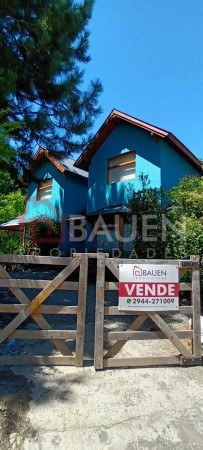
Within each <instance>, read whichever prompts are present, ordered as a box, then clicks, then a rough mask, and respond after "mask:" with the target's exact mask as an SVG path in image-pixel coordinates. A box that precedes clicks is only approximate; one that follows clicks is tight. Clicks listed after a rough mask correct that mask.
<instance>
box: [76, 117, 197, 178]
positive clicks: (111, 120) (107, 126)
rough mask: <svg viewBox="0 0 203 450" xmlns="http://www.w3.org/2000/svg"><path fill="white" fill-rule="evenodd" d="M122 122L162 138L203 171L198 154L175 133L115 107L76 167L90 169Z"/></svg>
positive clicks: (80, 157) (78, 160)
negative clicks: (105, 143)
mask: <svg viewBox="0 0 203 450" xmlns="http://www.w3.org/2000/svg"><path fill="white" fill-rule="evenodd" d="M121 123H128V124H130V125H133V126H135V127H138V128H141V129H143V130H145V131H148V132H149V133H150V134H151V135H152V136H153V135H154V137H155V138H158V137H159V138H161V139H163V140H165V141H166V142H168V144H169V145H171V146H172V147H173V148H174V149H175V150H176V151H177V152H178V153H180V154H181V155H182V156H183V157H184V158H185V159H187V160H188V161H189V162H190V164H192V165H193V166H194V167H195V168H196V169H197V170H199V171H200V173H202V167H201V163H200V162H199V160H198V159H197V158H196V156H195V155H194V154H193V153H192V152H191V151H190V150H189V149H188V148H187V147H186V146H185V145H184V144H183V143H182V142H181V141H179V139H177V138H176V137H175V136H174V135H173V133H171V132H170V131H166V130H163V129H162V128H158V127H156V126H154V125H151V124H149V123H147V122H144V121H142V120H139V119H136V118H135V117H132V116H129V115H128V114H125V113H123V112H120V111H117V110H116V109H113V110H112V112H111V114H109V116H108V117H107V119H106V120H105V122H104V123H103V125H102V126H101V128H100V129H99V131H98V132H97V133H96V134H95V136H94V138H93V139H92V141H91V142H90V144H89V145H88V146H87V147H86V149H85V150H84V151H83V152H82V154H81V155H80V156H79V158H78V159H77V160H76V162H75V167H79V168H80V169H83V170H88V167H89V164H90V162H91V159H92V157H93V156H94V154H95V153H96V152H97V150H98V149H99V147H100V146H101V145H102V144H103V142H104V141H105V140H106V139H107V137H108V136H109V135H110V134H111V132H112V131H113V130H114V129H115V128H116V127H117V126H118V125H119V124H121Z"/></svg>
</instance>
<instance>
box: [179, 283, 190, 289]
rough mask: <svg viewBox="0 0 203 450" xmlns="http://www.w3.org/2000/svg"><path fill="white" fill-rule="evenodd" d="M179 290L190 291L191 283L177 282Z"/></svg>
mask: <svg viewBox="0 0 203 450" xmlns="http://www.w3.org/2000/svg"><path fill="white" fill-rule="evenodd" d="M179 291H192V283H179Z"/></svg>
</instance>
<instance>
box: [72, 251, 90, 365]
mask: <svg viewBox="0 0 203 450" xmlns="http://www.w3.org/2000/svg"><path fill="white" fill-rule="evenodd" d="M87 276H88V255H87V254H85V253H84V254H83V255H81V259H80V276H79V291H78V315H77V338H76V352H75V365H76V366H77V367H82V366H83V357H84V341H85V317H86V298H87Z"/></svg>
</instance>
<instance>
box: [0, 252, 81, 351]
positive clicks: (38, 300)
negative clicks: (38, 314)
mask: <svg viewBox="0 0 203 450" xmlns="http://www.w3.org/2000/svg"><path fill="white" fill-rule="evenodd" d="M79 262H80V260H79V259H73V260H72V261H71V263H70V264H69V265H68V266H67V267H65V269H63V270H62V272H60V273H59V274H58V275H57V276H56V277H55V278H54V280H53V281H50V283H49V284H48V286H47V287H45V288H44V289H43V291H41V292H40V293H39V294H38V295H37V296H36V297H35V298H34V299H33V300H32V301H31V302H30V303H29V304H28V305H26V307H25V309H24V311H22V312H20V313H19V314H18V315H17V316H16V317H15V318H14V319H13V320H12V321H11V322H10V323H9V324H8V325H7V326H6V327H5V328H4V329H3V330H2V331H1V332H0V343H2V342H3V341H4V340H5V339H6V338H7V337H8V336H9V335H10V334H11V333H12V332H13V331H14V330H15V329H16V328H18V327H19V325H21V323H22V322H24V320H25V319H27V317H29V315H30V314H32V313H33V312H34V311H36V310H37V308H38V307H39V306H40V305H41V304H42V303H43V302H44V301H45V300H46V298H47V297H48V296H49V295H50V294H52V292H54V290H55V289H56V287H57V286H59V285H60V284H61V283H62V282H63V281H65V279H66V278H67V277H68V276H69V275H70V274H71V273H72V272H73V271H74V270H75V269H76V267H78V265H79Z"/></svg>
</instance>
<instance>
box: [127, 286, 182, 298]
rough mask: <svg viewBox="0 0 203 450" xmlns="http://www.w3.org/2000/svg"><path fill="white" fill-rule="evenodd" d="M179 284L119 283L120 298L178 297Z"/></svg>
mask: <svg viewBox="0 0 203 450" xmlns="http://www.w3.org/2000/svg"><path fill="white" fill-rule="evenodd" d="M178 295H179V284H178V283H142V282H141V283H125V282H120V283H119V296H120V297H178Z"/></svg>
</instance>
